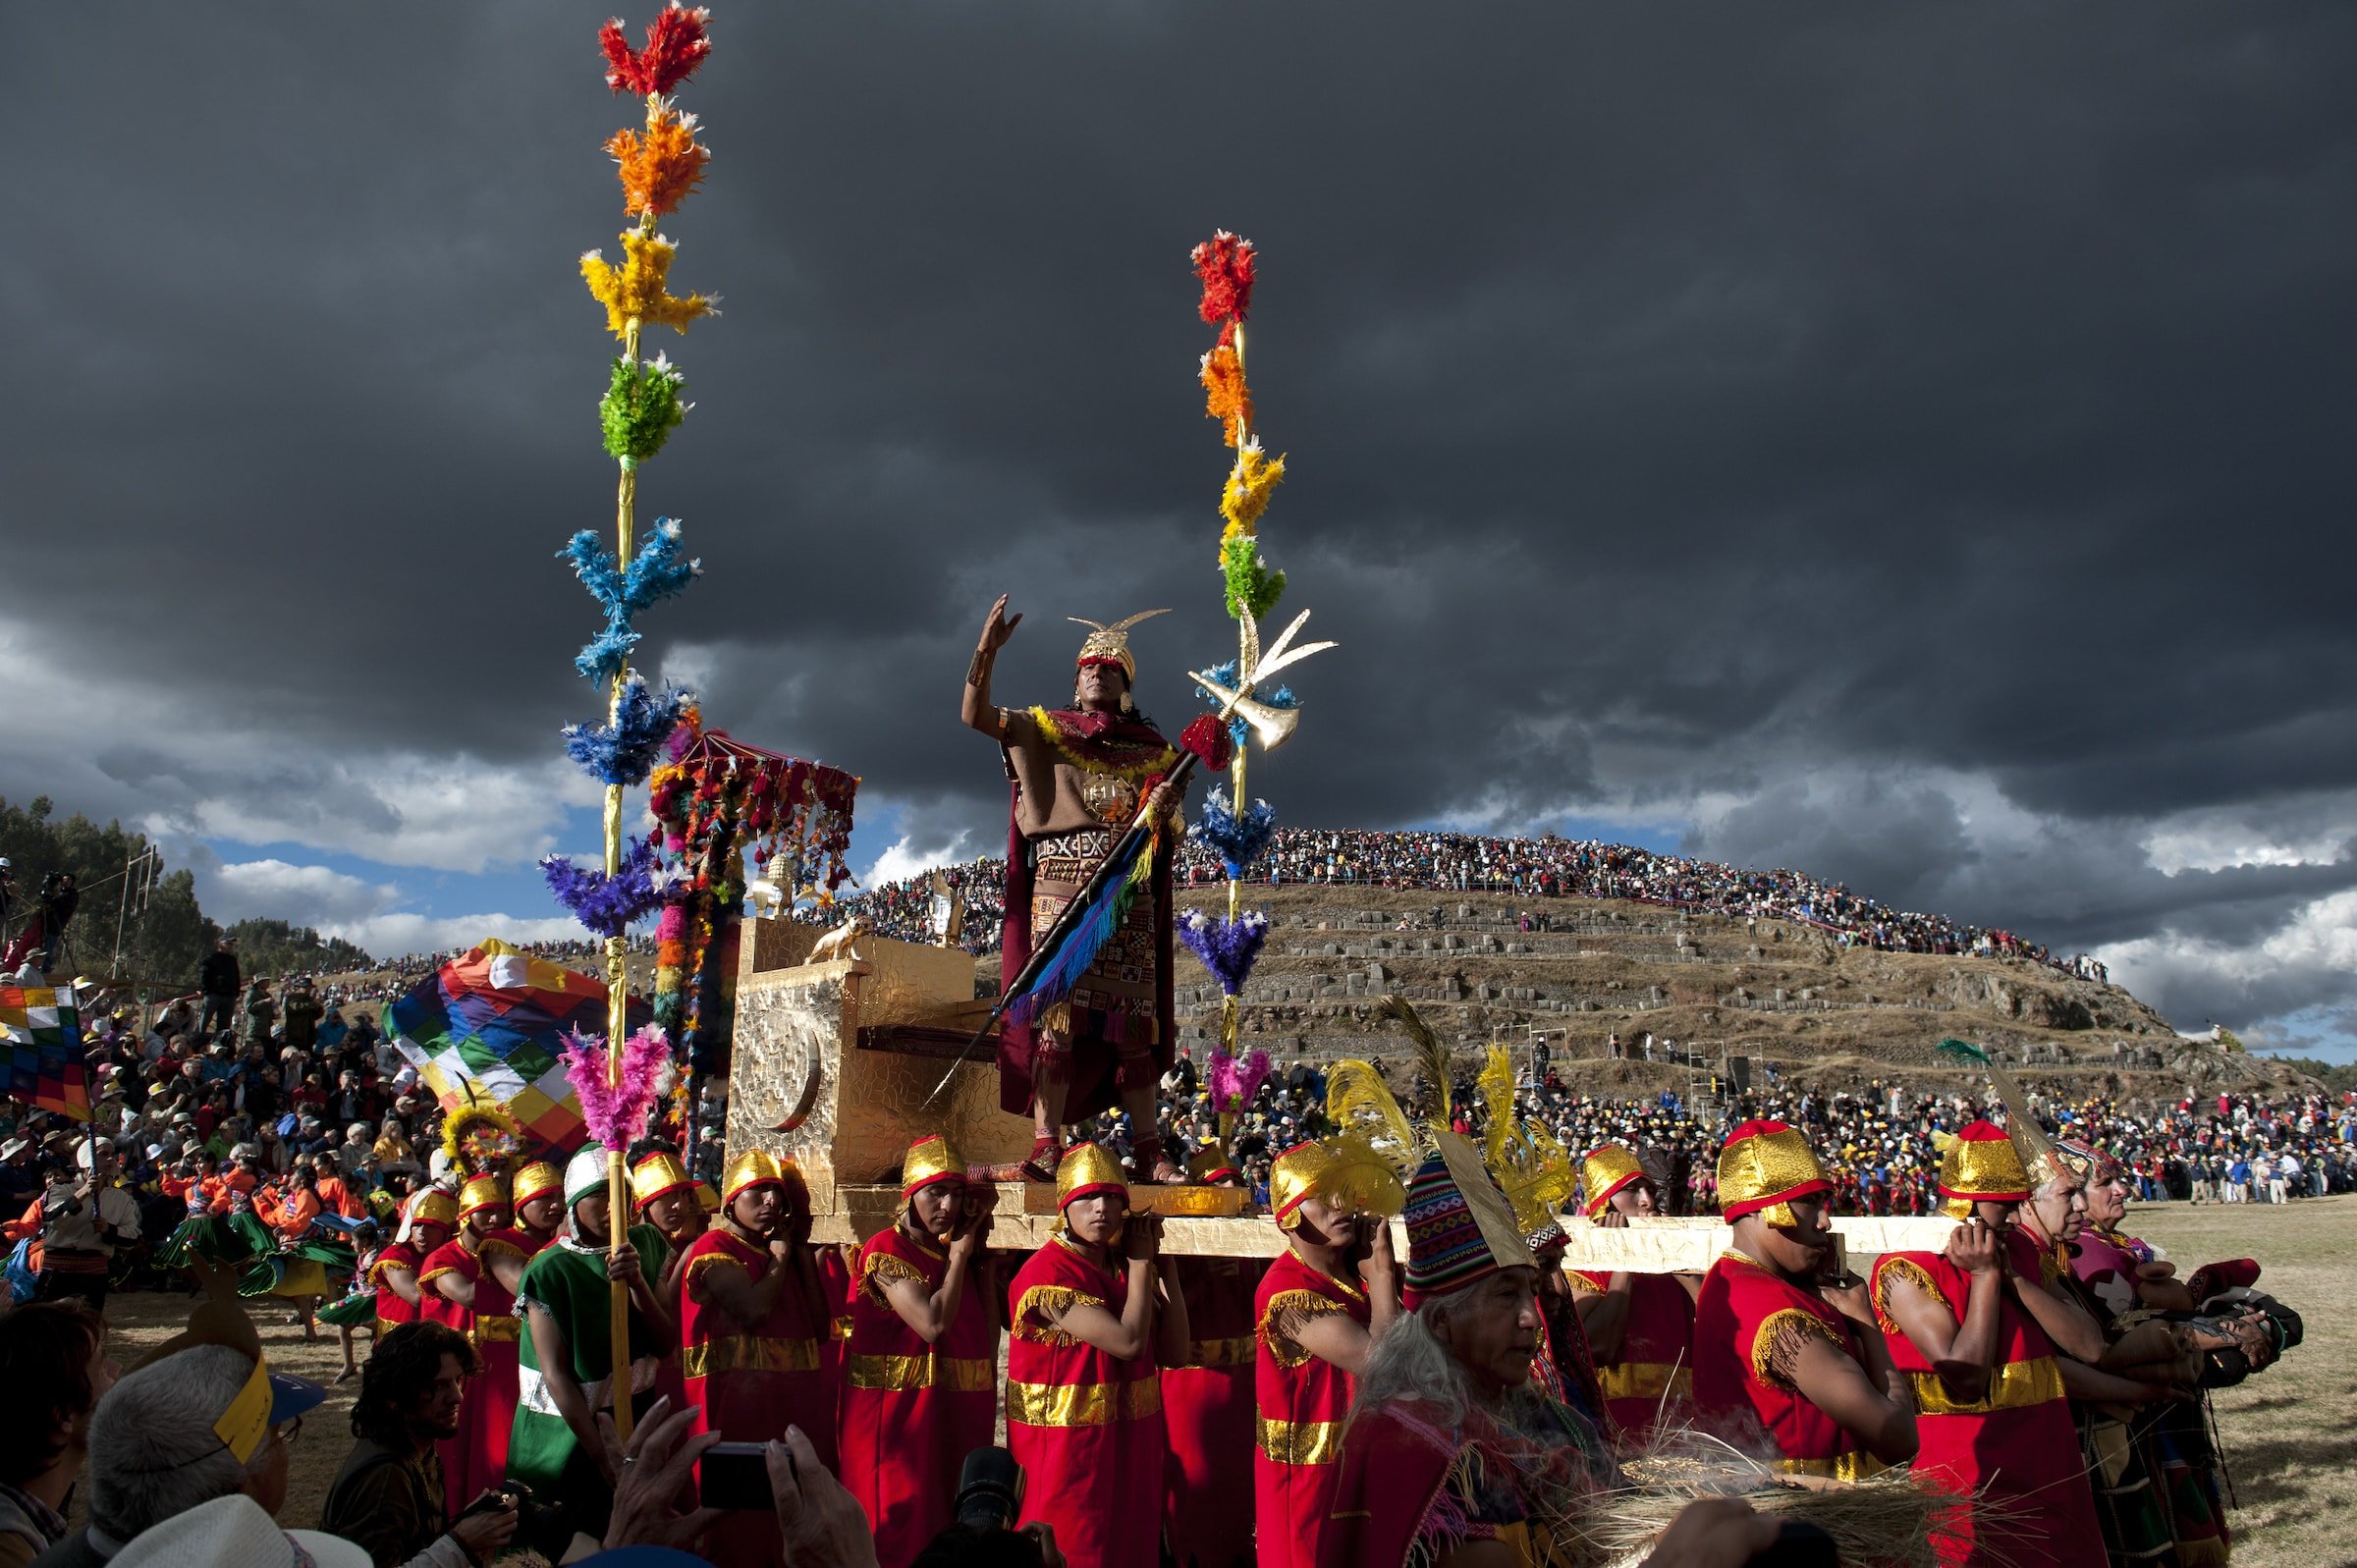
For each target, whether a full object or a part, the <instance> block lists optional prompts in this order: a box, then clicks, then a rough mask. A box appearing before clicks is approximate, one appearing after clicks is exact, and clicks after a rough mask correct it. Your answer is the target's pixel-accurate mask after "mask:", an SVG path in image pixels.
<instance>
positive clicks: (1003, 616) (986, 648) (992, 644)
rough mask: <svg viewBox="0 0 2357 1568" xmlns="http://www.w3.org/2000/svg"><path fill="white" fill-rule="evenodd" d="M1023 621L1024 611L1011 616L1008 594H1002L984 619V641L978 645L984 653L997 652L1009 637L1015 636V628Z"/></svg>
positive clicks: (992, 604) (993, 602)
mask: <svg viewBox="0 0 2357 1568" xmlns="http://www.w3.org/2000/svg"><path fill="white" fill-rule="evenodd" d="M1022 623H1023V615H1022V612H1021V611H1019V610H1018V611H1016V612H1015V613H1014V615H1012V616H1010V615H1009V614H1008V613H1007V596H1006V595H1005V594H1000V595H999V596H998V598H997V599H995V600H994V601H992V603H991V606H990V614H989V615H987V616H985V617H984V618H983V620H982V641H981V642H980V643H979V644H978V645H977V646H978V647H979V648H980V650H981V651H982V652H983V653H986V654H989V653H997V652H998V651H999V650H1000V649H1001V648H1004V647H1006V646H1007V639H1008V638H1009V637H1012V636H1014V628H1015V627H1017V626H1019V625H1021V624H1022Z"/></svg>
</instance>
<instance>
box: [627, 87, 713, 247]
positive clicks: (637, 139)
mask: <svg viewBox="0 0 2357 1568" xmlns="http://www.w3.org/2000/svg"><path fill="white" fill-rule="evenodd" d="M606 155H607V156H608V157H610V158H612V159H613V160H614V162H615V165H616V167H617V169H618V171H619V172H620V174H621V175H622V205H623V210H624V211H626V212H628V213H630V216H631V217H633V218H636V217H643V216H646V215H647V214H649V213H651V214H653V215H654V216H656V217H658V218H660V217H662V216H663V215H664V214H665V213H668V212H670V211H671V210H672V209H674V208H675V207H677V206H678V205H679V204H680V203H681V202H683V201H685V200H686V199H687V194H688V192H689V191H691V190H693V189H695V188H696V186H697V185H698V184H699V183H701V181H702V180H703V178H704V165H705V164H707V163H709V162H711V161H712V154H711V153H710V152H709V151H707V150H706V149H705V148H704V147H703V146H702V145H701V144H700V143H699V142H697V140H696V139H695V116H693V115H691V114H682V113H680V112H679V110H678V109H676V108H674V107H672V105H671V104H670V103H669V102H667V101H665V100H664V99H661V98H651V99H649V100H648V103H647V110H646V134H645V135H643V136H642V135H639V134H638V133H637V132H635V131H627V130H626V131H617V132H615V133H614V135H612V136H611V137H610V138H608V140H607V142H606Z"/></svg>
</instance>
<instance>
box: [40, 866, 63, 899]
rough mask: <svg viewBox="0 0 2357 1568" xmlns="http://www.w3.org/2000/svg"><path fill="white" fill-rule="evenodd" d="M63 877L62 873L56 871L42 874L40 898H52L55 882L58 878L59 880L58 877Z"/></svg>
mask: <svg viewBox="0 0 2357 1568" xmlns="http://www.w3.org/2000/svg"><path fill="white" fill-rule="evenodd" d="M63 875H64V873H63V872H58V871H50V872H44V873H42V875H41V896H42V897H44V898H47V897H50V896H52V895H53V894H55V893H56V892H57V880H58V878H59V877H61V876H63Z"/></svg>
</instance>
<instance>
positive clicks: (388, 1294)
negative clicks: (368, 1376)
mask: <svg viewBox="0 0 2357 1568" xmlns="http://www.w3.org/2000/svg"><path fill="white" fill-rule="evenodd" d="M417 1264H418V1258H417V1249H416V1248H414V1247H412V1246H411V1245H410V1244H409V1243H408V1242H406V1241H396V1242H392V1243H390V1244H388V1245H387V1246H386V1248H385V1249H384V1251H382V1252H380V1253H378V1254H377V1255H376V1262H375V1263H374V1264H372V1265H370V1266H369V1269H368V1282H369V1283H370V1284H372V1285H374V1286H375V1287H376V1337H377V1338H379V1339H382V1338H384V1337H385V1334H386V1331H387V1330H389V1329H391V1328H394V1327H396V1326H398V1325H402V1324H405V1323H415V1322H416V1321H417V1309H416V1308H415V1307H413V1306H411V1305H410V1303H409V1302H407V1301H405V1300H403V1299H402V1296H401V1292H399V1291H397V1290H395V1289H394V1288H393V1287H392V1286H391V1285H389V1284H387V1283H385V1271H386V1270H388V1269H404V1270H407V1271H410V1272H411V1273H412V1274H414V1273H415V1272H416V1271H417Z"/></svg>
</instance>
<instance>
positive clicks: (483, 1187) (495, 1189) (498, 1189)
mask: <svg viewBox="0 0 2357 1568" xmlns="http://www.w3.org/2000/svg"><path fill="white" fill-rule="evenodd" d="M507 1206H508V1184H507V1183H506V1182H505V1181H503V1180H501V1179H500V1178H499V1177H497V1176H477V1177H475V1178H474V1179H473V1180H472V1181H469V1182H468V1183H466V1186H464V1187H461V1188H460V1189H459V1217H460V1218H461V1219H464V1218H466V1217H467V1216H468V1215H471V1214H475V1213H477V1212H479V1211H481V1210H484V1209H505V1208H506V1207H507Z"/></svg>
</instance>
